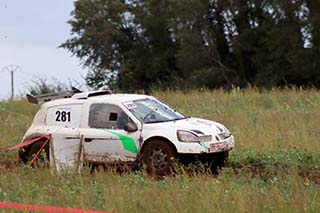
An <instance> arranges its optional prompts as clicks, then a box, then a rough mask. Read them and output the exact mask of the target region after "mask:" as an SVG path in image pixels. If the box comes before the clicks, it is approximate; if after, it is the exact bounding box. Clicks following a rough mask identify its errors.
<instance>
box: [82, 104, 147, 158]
mask: <svg viewBox="0 0 320 213" xmlns="http://www.w3.org/2000/svg"><path fill="white" fill-rule="evenodd" d="M87 109H88V112H89V113H88V114H89V115H88V119H87V125H86V128H82V129H81V130H80V131H81V132H80V134H81V135H83V138H84V160H85V161H87V162H107V161H115V160H121V161H133V160H135V158H136V156H137V154H138V149H139V138H140V133H141V131H139V130H138V125H139V124H136V123H134V122H133V120H132V119H131V118H130V117H129V115H128V114H127V113H126V112H125V111H124V110H123V109H121V108H120V107H119V106H117V105H114V104H106V103H92V104H90V105H89V106H88V107H87ZM128 123H131V125H133V126H136V127H137V128H136V129H135V131H133V130H132V129H131V131H126V130H125V127H126V125H128Z"/></svg>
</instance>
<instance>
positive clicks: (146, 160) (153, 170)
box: [142, 140, 176, 176]
mask: <svg viewBox="0 0 320 213" xmlns="http://www.w3.org/2000/svg"><path fill="white" fill-rule="evenodd" d="M175 157H176V153H175V151H174V149H173V148H172V147H171V146H170V145H169V144H168V143H167V142H165V141H162V140H153V141H150V142H148V144H146V146H145V147H144V149H143V152H142V161H143V164H144V165H145V166H146V169H147V172H148V173H149V174H151V175H157V176H164V175H170V174H172V173H173V167H172V166H173V161H174V159H175Z"/></svg>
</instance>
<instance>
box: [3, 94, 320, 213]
mask: <svg viewBox="0 0 320 213" xmlns="http://www.w3.org/2000/svg"><path fill="white" fill-rule="evenodd" d="M153 95H154V96H156V97H158V98H159V99H160V100H162V101H164V102H166V103H168V104H169V105H171V106H173V107H174V108H176V109H178V110H179V111H181V112H182V113H184V114H186V115H192V116H195V117H201V118H206V119H211V120H216V121H219V122H221V123H223V124H225V125H226V126H227V127H228V128H229V129H230V130H231V131H232V133H233V134H234V136H235V139H236V148H235V149H234V150H233V151H231V153H230V159H229V162H228V164H227V165H226V167H225V168H224V169H223V170H221V171H220V173H219V175H218V177H216V178H213V177H212V175H210V174H209V173H201V174H190V173H188V174H185V173H183V172H182V173H181V174H177V175H176V176H175V177H171V178H166V179H164V180H161V181H155V180H153V179H151V178H149V177H147V176H146V174H145V173H143V172H140V173H125V174H121V175H120V174H115V173H113V172H112V171H110V172H96V173H94V174H91V173H90V172H89V171H88V170H84V171H83V172H82V173H81V174H80V175H79V174H76V173H73V172H70V173H68V174H54V173H53V172H50V171H49V170H34V169H32V168H30V167H28V166H25V165H21V164H19V163H18V162H17V152H15V151H8V152H0V166H1V165H2V167H5V168H4V169H0V201H12V202H20V203H28V204H29V203H30V204H42V205H55V206H61V207H74V208H83V209H97V210H105V211H111V212H257V211H259V212H261V211H262V212H270V211H275V212H318V211H319V209H320V152H319V151H320V141H319V138H320V128H319V126H320V122H319V117H320V92H319V91H317V90H307V91H305V90H283V91H278V90H271V91H266V92H259V91H257V90H255V89H248V90H244V91H239V90H236V89H235V90H233V91H231V92H229V93H226V92H224V91H222V90H217V91H212V92H211V91H191V92H189V93H182V92H176V91H165V92H154V93H153ZM36 110H37V109H36V106H34V105H30V104H28V103H26V101H24V100H21V101H14V102H0V121H1V123H0V134H1V138H0V147H7V146H11V145H14V144H16V143H18V142H19V141H20V139H21V137H22V136H23V134H24V132H25V130H26V129H27V128H28V127H29V125H30V123H31V121H32V118H33V115H34V113H35V112H36ZM0 168H1V167H0ZM0 211H1V210H0Z"/></svg>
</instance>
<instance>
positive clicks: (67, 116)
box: [56, 111, 71, 122]
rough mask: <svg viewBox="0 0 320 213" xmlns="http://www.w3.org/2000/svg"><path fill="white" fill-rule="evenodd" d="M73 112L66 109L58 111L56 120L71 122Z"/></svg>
mask: <svg viewBox="0 0 320 213" xmlns="http://www.w3.org/2000/svg"><path fill="white" fill-rule="evenodd" d="M70 120H71V112H70V111H69V112H66V111H56V121H59V122H70Z"/></svg>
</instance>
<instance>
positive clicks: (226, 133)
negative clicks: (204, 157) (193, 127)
mask: <svg viewBox="0 0 320 213" xmlns="http://www.w3.org/2000/svg"><path fill="white" fill-rule="evenodd" d="M223 129H224V131H223V132H222V133H219V134H218V135H219V137H220V139H222V140H224V139H227V138H229V137H230V136H231V132H230V131H229V130H228V129H227V128H225V127H224V128H223Z"/></svg>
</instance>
